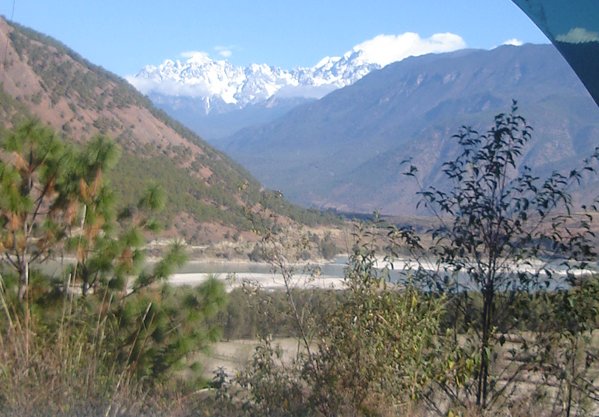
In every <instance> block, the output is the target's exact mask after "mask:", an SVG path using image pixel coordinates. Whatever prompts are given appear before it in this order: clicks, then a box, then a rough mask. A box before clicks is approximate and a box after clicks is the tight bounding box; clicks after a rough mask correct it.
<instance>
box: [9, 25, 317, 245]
mask: <svg viewBox="0 0 599 417" xmlns="http://www.w3.org/2000/svg"><path fill="white" fill-rule="evenodd" d="M0 44H1V45H3V46H2V61H1V62H0V66H1V68H2V70H0V131H1V130H2V129H6V128H10V127H12V126H15V125H17V124H18V123H19V122H20V121H22V120H23V119H26V118H37V119H39V120H40V121H42V122H43V123H46V124H48V125H50V126H52V127H53V128H54V129H55V130H56V131H58V132H59V134H61V135H62V136H63V137H64V138H65V140H68V141H71V142H74V143H75V144H77V143H83V142H85V141H87V140H89V139H90V138H91V137H93V136H94V135H97V134H103V135H107V136H109V137H111V138H114V140H115V141H116V142H117V143H118V144H119V145H120V147H121V149H122V150H123V155H122V157H121V159H120V161H119V163H118V165H117V166H116V168H115V171H114V172H113V173H112V175H111V178H110V179H111V181H112V183H113V185H114V186H115V188H116V190H117V192H118V194H119V195H120V200H121V201H122V204H129V203H132V202H135V201H136V200H137V199H138V198H139V196H140V195H141V193H142V192H143V189H144V188H145V186H146V185H148V184H149V183H157V184H159V185H162V186H163V188H164V189H165V190H166V193H167V207H166V212H165V213H164V220H166V221H167V222H168V224H171V225H172V228H171V229H170V230H169V233H170V234H172V235H173V236H177V237H181V238H185V239H186V240H188V241H192V242H197V243H200V242H208V241H211V240H212V241H213V240H219V239H222V237H223V236H224V235H225V234H227V233H229V234H233V233H237V232H240V233H244V232H247V233H249V231H250V230H251V228H252V224H251V221H250V220H249V219H248V215H247V207H248V205H249V206H251V207H257V205H259V204H260V202H261V201H270V200H269V196H271V193H270V192H268V191H266V190H264V189H263V188H262V187H261V185H260V184H259V183H258V182H257V181H256V180H255V179H253V177H252V176H251V175H250V174H249V173H248V172H247V171H246V170H245V169H243V168H242V167H241V166H240V165H238V164H237V163H235V162H233V161H232V160H231V159H230V158H229V157H228V156H226V155H225V154H224V153H222V152H220V151H218V150H216V149H214V148H213V147H212V146H210V145H209V144H207V143H206V142H205V141H204V140H202V139H201V138H200V137H198V136H197V135H196V134H194V133H193V132H192V131H190V130H189V129H188V128H186V127H184V126H183V125H181V124H180V123H178V122H177V121H175V120H174V119H172V118H170V117H169V116H167V115H166V114H165V113H164V112H162V111H160V110H158V109H157V108H155V107H154V106H153V105H152V103H151V102H150V101H149V100H148V99H147V98H146V97H144V96H143V95H142V94H140V93H139V92H138V91H136V90H135V89H134V88H133V87H132V86H131V85H130V84H129V83H127V82H126V81H125V80H123V79H121V78H120V77H118V76H116V75H114V74H112V73H110V72H108V71H106V70H104V69H102V68H101V67H98V66H97V65H94V64H92V63H90V62H88V61H87V60H85V59H84V58H82V57H81V56H79V55H78V54H77V53H76V52H74V51H72V50H71V49H69V48H68V47H66V46H65V45H63V44H61V43H60V42H58V41H56V40H54V39H52V38H50V37H48V36H45V35H43V34H40V33H38V32H35V31H33V30H31V29H28V28H25V27H22V26H20V25H17V24H14V23H11V22H7V21H6V20H4V19H3V18H1V17H0ZM242 187H243V190H244V191H241V190H242ZM268 208H269V209H270V210H275V211H276V212H277V213H278V214H280V215H281V216H286V217H293V216H296V217H297V216H300V217H302V216H303V217H302V218H303V219H307V218H311V217H310V216H312V215H313V213H306V211H305V210H301V209H299V208H296V207H294V206H292V205H290V204H288V203H286V202H284V201H283V200H280V199H277V204H276V205H272V204H271V205H269V207H268ZM306 216H307V217H306Z"/></svg>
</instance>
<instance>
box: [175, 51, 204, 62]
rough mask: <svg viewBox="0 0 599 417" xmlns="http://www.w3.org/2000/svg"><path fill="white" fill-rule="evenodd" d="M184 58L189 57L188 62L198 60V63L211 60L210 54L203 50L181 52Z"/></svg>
mask: <svg viewBox="0 0 599 417" xmlns="http://www.w3.org/2000/svg"><path fill="white" fill-rule="evenodd" d="M181 56H182V57H183V58H187V61H188V62H197V63H198V64H200V63H202V62H206V61H210V56H208V54H207V53H206V52H203V51H185V52H181Z"/></svg>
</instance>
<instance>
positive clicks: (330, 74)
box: [127, 51, 381, 113]
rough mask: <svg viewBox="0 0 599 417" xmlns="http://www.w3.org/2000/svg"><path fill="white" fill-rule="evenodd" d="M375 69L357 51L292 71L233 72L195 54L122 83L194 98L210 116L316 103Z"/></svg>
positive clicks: (252, 68) (257, 67)
mask: <svg viewBox="0 0 599 417" xmlns="http://www.w3.org/2000/svg"><path fill="white" fill-rule="evenodd" d="M378 68H381V66H380V65H378V64H376V63H372V62H368V61H366V60H365V59H364V57H363V53H362V51H350V52H348V53H346V54H345V55H344V56H341V57H326V58H323V59H322V60H321V61H320V62H319V63H318V64H316V65H315V66H313V67H311V68H296V69H293V70H285V69H282V68H278V67H274V66H270V65H266V64H251V65H249V66H247V67H236V66H234V65H232V64H231V63H229V62H227V61H224V60H212V59H210V58H209V57H207V56H205V55H202V54H195V55H194V56H192V57H190V58H189V59H187V60H186V61H184V62H182V61H180V60H175V61H173V60H170V59H169V60H166V61H164V62H163V63H162V64H160V65H157V66H155V65H147V66H146V67H144V68H143V69H142V70H141V71H140V72H139V73H137V74H136V75H134V76H129V77H127V80H128V81H129V82H130V83H131V84H132V85H133V86H135V87H136V88H137V89H138V90H139V91H141V92H143V93H145V94H149V95H151V94H158V95H162V96H173V97H193V98H197V99H199V102H200V103H202V104H203V111H205V112H206V113H210V112H214V111H215V112H219V111H223V110H225V109H227V107H228V108H229V109H228V110H230V109H232V108H237V109H239V108H243V107H246V106H248V105H252V104H258V103H263V102H265V101H267V100H268V99H270V98H271V97H273V96H279V97H282V98H288V97H312V98H320V97H322V96H324V95H325V94H326V93H328V92H330V91H333V90H335V89H337V88H340V87H343V86H346V85H349V84H352V83H353V82H355V81H357V80H359V79H360V78H362V77H363V76H364V75H366V74H368V73H369V72H371V71H372V70H374V69H378Z"/></svg>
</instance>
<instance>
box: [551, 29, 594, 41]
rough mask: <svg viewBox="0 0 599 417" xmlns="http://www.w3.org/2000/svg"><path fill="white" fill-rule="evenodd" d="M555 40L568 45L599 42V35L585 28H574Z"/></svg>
mask: <svg viewBox="0 0 599 417" xmlns="http://www.w3.org/2000/svg"><path fill="white" fill-rule="evenodd" d="M555 39H556V40H558V41H560V42H566V43H587V42H599V33H597V32H591V31H590V30H586V29H585V28H572V29H570V31H569V32H568V33H566V34H562V35H558V36H557V37H556V38H555Z"/></svg>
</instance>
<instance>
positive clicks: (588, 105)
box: [221, 45, 599, 214]
mask: <svg viewBox="0 0 599 417" xmlns="http://www.w3.org/2000/svg"><path fill="white" fill-rule="evenodd" d="M512 99H517V100H518V102H519V105H520V109H521V114H522V115H523V116H525V117H526V118H527V120H528V122H529V123H530V124H531V125H532V126H533V127H534V129H535V131H534V134H533V137H534V140H533V142H532V144H531V146H530V147H529V148H528V149H527V151H526V154H525V155H524V158H525V162H526V163H527V164H528V165H530V166H532V167H533V168H535V169H536V170H537V172H547V171H550V170H552V169H565V170H568V169H571V168H572V167H573V166H576V165H577V164H578V163H580V161H581V160H582V159H583V158H584V157H585V156H587V155H589V154H590V153H591V152H592V150H593V149H594V147H595V146H596V145H597V144H599V110H598V109H597V107H596V106H595V104H594V102H593V100H592V99H591V97H590V95H589V94H588V92H587V91H586V90H585V89H584V87H583V86H582V84H581V83H580V81H579V80H578V78H577V77H576V76H575V75H574V73H573V71H572V70H571V68H570V67H569V66H568V65H567V64H566V62H565V61H564V60H563V58H562V57H561V56H560V55H559V53H558V52H557V51H556V50H555V48H554V47H553V46H550V45H524V46H519V47H516V46H502V47H499V48H496V49H494V50H491V51H483V50H461V51H457V52H451V53H445V54H430V55H424V56H420V57H412V58H407V59H405V60H403V61H401V62H397V63H394V64H391V65H388V66H387V67H385V68H383V69H381V70H378V71H374V72H372V73H370V74H368V75H366V76H365V77H363V78H362V79H360V80H359V81H357V82H355V83H354V84H352V85H350V86H347V87H345V88H342V89H339V90H336V91H334V92H332V93H330V94H329V95H327V96H325V97H324V98H322V99H320V100H318V101H315V102H312V103H308V104H304V105H301V106H299V107H297V108H295V109H292V110H291V111H289V112H288V113H287V114H285V115H284V116H282V117H280V118H278V119H276V120H274V121H272V122H270V123H267V124H264V125H262V126H255V127H250V128H246V129H244V130H242V131H239V132H238V133H236V134H235V135H233V136H231V137H229V138H226V139H224V140H223V141H222V145H221V146H222V148H221V149H224V150H225V151H226V152H227V153H228V154H229V155H231V156H232V157H233V158H235V159H236V160H237V161H239V162H240V163H241V164H242V165H244V166H245V167H246V168H247V169H248V170H250V172H252V173H253V174H254V175H256V177H257V178H258V179H260V180H261V181H262V182H263V183H264V184H266V185H267V186H269V187H272V188H275V189H279V190H281V191H282V192H283V193H284V194H285V195H287V196H288V197H290V198H292V200H294V201H296V202H300V203H302V204H305V205H313V206H316V207H334V208H337V209H340V210H344V211H351V212H372V211H373V210H381V211H382V212H383V213H387V214H410V213H414V212H415V193H416V191H417V190H418V189H417V187H416V185H415V184H414V183H413V182H412V181H410V180H408V179H407V178H406V177H404V176H402V175H401V173H402V167H400V166H399V163H400V161H402V160H404V159H406V158H408V157H413V158H414V162H415V164H416V165H418V166H419V167H420V172H421V175H422V180H423V181H424V185H425V186H426V185H429V184H437V185H439V184H438V181H439V180H440V179H441V176H440V175H439V172H440V168H441V165H442V163H443V162H444V161H446V160H447V159H448V158H451V157H453V156H455V155H456V152H457V149H456V146H455V141H452V140H451V136H452V135H453V134H454V133H456V132H457V130H458V128H459V127H460V126H461V125H471V126H473V127H474V128H477V129H481V130H486V128H487V127H488V126H489V124H490V123H492V120H493V116H494V115H495V114H497V113H499V112H505V111H508V110H509V108H510V105H511V101H512ZM594 186H595V187H597V184H594ZM597 189H599V188H596V189H595V190H597ZM587 191H592V188H589V189H587Z"/></svg>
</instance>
